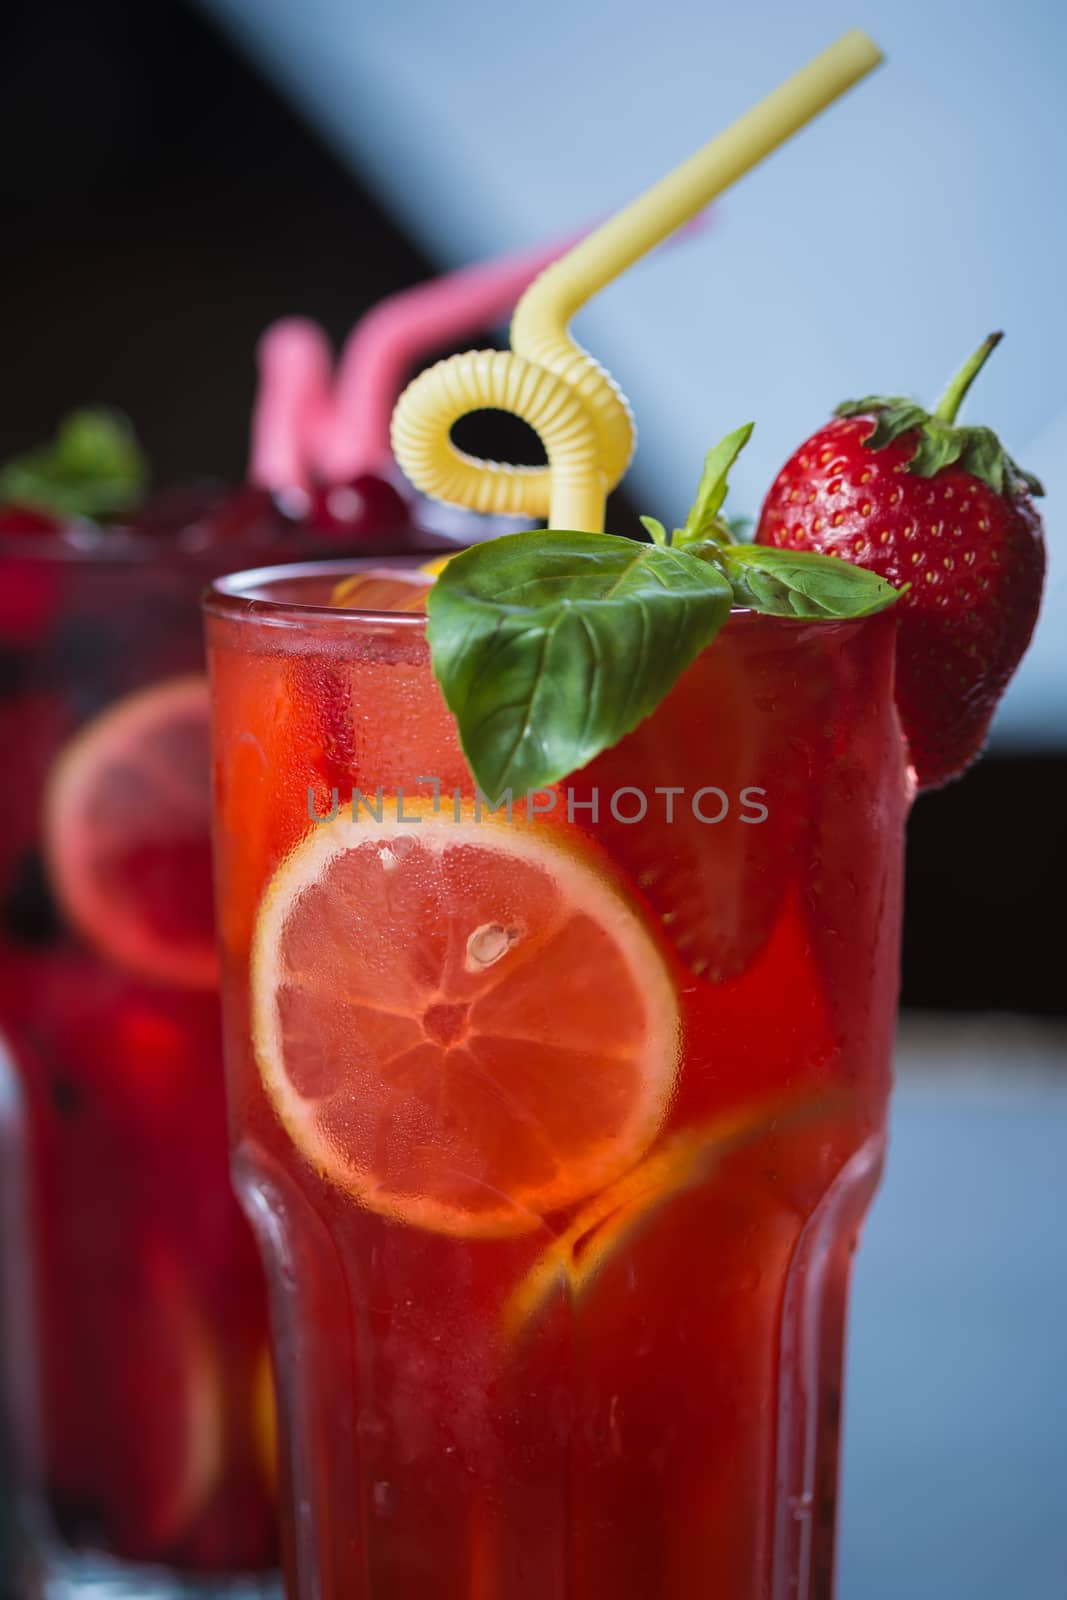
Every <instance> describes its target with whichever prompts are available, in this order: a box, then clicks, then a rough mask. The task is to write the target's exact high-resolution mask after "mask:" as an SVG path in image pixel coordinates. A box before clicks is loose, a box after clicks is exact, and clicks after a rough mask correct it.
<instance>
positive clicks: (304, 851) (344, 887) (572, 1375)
mask: <svg viewBox="0 0 1067 1600" xmlns="http://www.w3.org/2000/svg"><path fill="white" fill-rule="evenodd" d="M350 571H351V568H344V569H342V568H338V567H333V568H319V569H315V568H307V567H306V568H288V569H285V568H283V569H273V570H269V571H260V572H258V573H248V574H244V575H242V576H240V577H237V578H231V579H226V580H223V581H222V582H220V583H218V584H216V585H215V586H214V588H213V590H212V592H211V594H210V595H209V598H208V601H207V613H208V620H207V626H208V641H209V662H210V674H211V680H212V699H213V739H214V768H215V806H216V811H215V830H216V868H217V894H218V905H219V910H220V917H219V922H220V933H221V939H222V952H223V989H224V1015H225V1034H226V1057H227V1070H228V1083H229V1094H230V1110H231V1125H232V1137H233V1160H234V1169H235V1173H236V1179H237V1186H238V1189H239V1192H240V1195H241V1198H242V1201H243V1203H244V1206H245V1209H246V1211H247V1213H248V1215H249V1217H250V1218H251V1220H252V1222H253V1225H254V1227H255V1231H256V1233H257V1235H258V1239H259V1243H260V1248H261V1250H262V1253H263V1256H264V1259H265V1262H266V1266H267V1271H268V1276H269V1280H270V1292H271V1297H272V1316H273V1338H274V1348H275V1353H276V1365H277V1370H278V1373H279V1376H280V1383H281V1392H280V1400H281V1421H282V1435H283V1439H284V1466H283V1472H284V1482H285V1491H284V1495H283V1498H284V1500H285V1502H286V1504H287V1506H288V1508H289V1518H288V1526H287V1552H286V1567H287V1575H288V1586H289V1587H288V1592H289V1594H290V1595H291V1596H292V1597H293V1600H312V1597H315V1600H370V1597H371V1596H373V1597H374V1600H425V1597H426V1596H427V1595H430V1594H432V1595H433V1596H434V1597H435V1600H690V1597H692V1600H708V1596H711V1595H714V1596H715V1597H716V1600H757V1597H766V1596H773V1597H775V1600H787V1597H794V1596H801V1595H803V1596H807V1597H808V1600H827V1597H829V1596H830V1594H831V1592H832V1586H833V1551H834V1520H835V1501H836V1493H837V1476H838V1440H839V1426H840V1417H841V1374H842V1342H843V1333H844V1322H845V1308H846V1298H847V1287H848V1276H849V1264H850V1260H851V1255H852V1250H853V1246H854V1244H855V1241H856V1236H857V1230H858V1228H859V1225H860V1222H861V1219H862V1216H863V1214H864V1211H865V1208H866V1206H867V1204H868V1201H869V1199H870V1196H871V1193H872V1190H873V1188H874V1186H875V1183H876V1181H877V1177H878V1172H879V1168H880V1164H881V1160H882V1153H883V1145H884V1136H885V1113H886V1099H887V1094H888V1090H889V1078H890V1049H891V1039H892V1031H893V1018H894V1008H895V999H896V991H897V960H898V936H899V912H900V886H901V856H902V825H903V819H904V812H905V806H906V800H907V784H906V771H905V760H904V754H903V747H902V742H901V737H900V732H899V727H898V723H897V717H896V712H895V709H894V705H893V697H892V671H893V645H894V623H893V621H892V618H891V617H887V616H878V617H874V618H870V619H867V620H864V621H859V622H820V623H810V622H799V621H787V620H783V619H779V618H770V617H762V616H756V615H754V614H750V613H747V612H737V613H735V614H734V615H733V616H732V618H731V619H730V621H729V623H728V625H727V626H726V628H725V629H724V630H723V631H722V633H721V634H720V636H719V637H718V638H717V639H716V641H715V642H714V644H712V645H711V646H710V647H709V648H708V649H707V650H706V651H705V652H704V653H703V654H702V655H701V656H700V657H699V658H698V659H697V661H696V662H695V664H694V665H693V666H692V667H691V668H690V669H689V670H688V671H687V672H686V673H685V674H684V676H683V677H682V678H681V679H680V680H679V682H678V683H677V685H676V686H675V688H674V689H673V690H672V691H671V692H670V694H669V695H668V696H667V698H666V699H665V700H664V701H663V702H662V704H661V705H660V706H659V707H658V708H657V709H656V711H655V712H654V713H653V714H652V716H651V717H649V718H648V719H647V720H646V721H645V722H643V723H641V724H640V726H639V727H638V728H637V729H636V731H635V732H633V733H632V734H630V735H629V736H628V737H627V738H625V739H624V740H623V741H622V742H621V743H620V744H618V745H617V746H616V747H615V748H614V749H612V750H609V751H608V752H606V753H605V754H604V755H602V756H600V757H598V758H597V759H596V760H595V761H594V762H593V763H592V764H591V765H590V766H588V767H587V768H585V769H584V770H583V771H582V772H581V773H579V774H577V775H575V776H574V777H573V778H572V779H570V780H569V781H567V782H565V783H563V784H561V785H559V786H557V788H556V789H554V790H550V791H546V792H543V793H539V794H537V795H534V796H531V797H529V798H528V799H527V800H516V799H514V797H512V803H511V804H510V805H509V803H508V796H492V797H488V798H487V797H484V796H480V795H479V794H478V791H477V790H476V788H475V786H474V784H473V781H472V779H471V777H470V774H469V772H468V769H467V766H466V763H465V761H464V759H463V757H462V755H461V752H460V750H459V748H458V745H457V740H456V733H455V729H454V725H453V722H452V719H451V717H450V715H449V713H448V712H447V710H446V708H445V706H444V704H443V701H442V699H441V696H440V694H439V692H438V689H437V686H436V684H435V681H434V678H433V676H432V673H431V669H430V663H429V657H428V650H427V645H426V639H425V619H424V618H423V617H421V616H419V615H416V614H407V615H401V614H397V613H395V612H385V611H382V612H369V611H362V612H361V611H356V610H345V609H342V608H339V607H336V606H331V604H330V596H331V593H332V592H333V590H334V587H335V585H336V584H337V582H338V580H339V579H340V578H341V577H342V576H344V575H345V573H348V572H350ZM366 592H367V594H368V595H370V594H371V593H373V594H374V595H375V596H376V597H378V598H377V603H379V604H381V603H385V602H383V601H382V599H381V598H380V596H381V593H382V591H381V590H380V589H377V588H376V589H374V590H373V591H371V590H368V591H366Z"/></svg>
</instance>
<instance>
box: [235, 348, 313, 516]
mask: <svg viewBox="0 0 1067 1600" xmlns="http://www.w3.org/2000/svg"><path fill="white" fill-rule="evenodd" d="M256 364H257V367H258V369H259V383H258V385H257V387H256V399H255V405H254V406H253V408H252V430H251V432H252V439H251V459H250V461H249V464H248V478H249V482H250V483H254V484H257V485H258V486H259V487H260V488H261V489H274V490H276V491H281V492H284V491H286V490H291V489H304V490H307V489H310V487H311V481H310V471H309V468H310V461H309V455H308V446H309V442H310V440H311V439H312V438H314V436H315V435H316V433H317V432H319V431H320V430H321V429H323V428H324V427H325V426H326V425H327V424H328V422H329V419H330V412H331V410H332V406H333V396H332V394H331V392H330V380H331V374H332V367H333V351H332V350H331V349H330V341H329V340H328V339H327V337H326V335H325V333H324V332H323V330H322V329H321V328H320V327H319V325H318V323H317V322H311V321H310V320H309V319H308V318H306V317H283V318H282V319H281V321H279V322H274V323H272V324H271V326H270V327H269V328H268V329H267V331H266V332H265V333H264V334H263V336H262V337H261V339H260V341H259V344H258V345H257V347H256Z"/></svg>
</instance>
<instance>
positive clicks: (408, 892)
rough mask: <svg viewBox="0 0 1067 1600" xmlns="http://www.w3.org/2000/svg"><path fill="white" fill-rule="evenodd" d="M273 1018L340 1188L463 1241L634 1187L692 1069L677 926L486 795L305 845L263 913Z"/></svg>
mask: <svg viewBox="0 0 1067 1600" xmlns="http://www.w3.org/2000/svg"><path fill="white" fill-rule="evenodd" d="M252 1027H253V1040H254V1045H255V1051H256V1056H257V1059H258V1062H259V1068H260V1072H261V1074H262V1077H263V1081H264V1084H265V1086H266V1089H267V1093H268V1094H269V1096H270V1098H271V1100H272V1101H273V1103H274V1106H275V1109H276V1111H277V1114H278V1116H279V1117H280V1119H281V1121H282V1122H283V1123H284V1125H285V1127H286V1128H287V1129H288V1131H289V1134H290V1136H291V1138H292V1139H293V1141H294V1143H295V1144H296V1145H297V1147H298V1148H299V1149H300V1151H301V1152H302V1154H303V1155H304V1157H305V1159H306V1160H307V1161H308V1162H309V1163H310V1164H311V1165H312V1166H313V1167H314V1168H315V1169H316V1170H317V1171H318V1172H319V1173H320V1174H321V1175H322V1176H323V1177H324V1178H326V1179H328V1180H329V1181H331V1182H333V1183H335V1184H337V1185H339V1186H340V1187H341V1188H342V1189H344V1190H346V1191H347V1192H348V1193H349V1194H350V1195H352V1196H353V1197H354V1198H355V1199H357V1200H358V1201H360V1202H361V1203H362V1204H363V1205H365V1206H367V1207H368V1208H369V1209H371V1210H372V1211H376V1212H379V1213H381V1214H383V1215H385V1216H388V1217H391V1218H394V1219H395V1220H397V1221H400V1222H406V1223H410V1224H414V1225H415V1226H418V1227H422V1228H426V1229H429V1230H432V1231H434V1232H438V1233H445V1234H452V1235H454V1236H459V1237H464V1238H475V1237H500V1236H506V1235H510V1234H519V1233H524V1232H527V1231H529V1230H532V1229H534V1228H536V1227H537V1226H538V1225H539V1222H540V1219H541V1218H542V1217H543V1216H545V1215H546V1214H548V1213H551V1212H555V1211H560V1210H562V1209H563V1208H565V1207H568V1206H571V1205H574V1204H576V1203H577V1202H578V1201H581V1200H583V1199H585V1198H587V1197H588V1196H589V1195H591V1194H594V1193H596V1192H597V1191H599V1190H601V1189H603V1188H605V1187H606V1186H607V1185H608V1184H610V1183H611V1182H613V1181H614V1180H615V1179H616V1178H618V1177H619V1176H620V1175H621V1174H622V1173H623V1172H625V1171H626V1170H627V1169H628V1168H629V1167H631V1166H633V1165H634V1164H635V1163H636V1162H637V1161H638V1160H639V1159H640V1158H641V1156H642V1155H643V1154H644V1152H645V1150H646V1149H647V1148H648V1147H649V1145H650V1144H651V1143H652V1141H653V1140H654V1139H655V1137H656V1135H657V1134H658V1133H659V1131H660V1129H661V1127H662V1125H663V1122H664V1119H665V1117H666V1114H667V1109H668V1105H669V1103H670V1099H671V1094H672V1091H673V1088H674V1083H675V1078H676V1075H677V1071H678V1027H679V1023H678V1011H677V1001H676V997H675V991H674V985H673V982H672V979H671V976H670V973H669V972H668V969H667V967H666V965H665V962H664V958H663V955H662V954H661V947H660V945H659V943H658V941H657V936H656V934H655V933H654V932H653V931H651V930H650V929H649V928H648V927H647V925H646V924H645V923H644V922H642V920H641V918H640V916H639V914H638V913H637V912H636V911H635V909H634V908H633V906H632V905H631V904H630V902H629V901H628V900H627V898H626V897H625V895H624V894H623V893H622V892H621V891H620V890H619V888H618V887H617V886H616V884H615V882H614V881H613V880H612V878H611V877H610V876H609V874H608V872H607V871H606V870H605V869H604V868H603V867H602V866H601V864H600V860H599V857H598V856H597V855H595V854H594V853H593V851H592V850H587V849H583V850H579V849H577V848H575V846H574V845H573V844H571V843H570V842H569V841H566V840H564V839H563V838H562V836H561V835H560V834H559V833H558V832H556V831H554V830H553V829H552V828H551V827H550V826H548V825H545V824H541V825H537V824H529V823H520V821H519V820H518V818H515V820H514V821H513V822H511V823H509V822H507V821H506V820H505V817H504V814H503V813H497V814H494V813H490V812H486V811H485V810H484V809H483V810H482V812H481V813H480V815H479V814H478V813H477V812H476V810H475V808H474V806H473V804H472V803H470V804H468V803H464V804H461V805H457V806H455V807H454V806H453V805H452V804H451V803H450V804H448V805H447V806H442V808H441V809H440V810H439V811H435V810H434V808H433V805H432V803H430V802H428V801H427V802H422V803H418V802H415V801H413V800H412V799H410V798H405V799H404V801H403V803H402V805H399V806H397V807H396V808H395V814H394V815H390V814H388V812H387V811H386V810H385V809H383V810H382V812H381V820H380V821H379V820H377V818H376V817H375V816H371V815H369V814H365V813H364V811H363V810H362V809H361V810H359V811H358V812H357V814H356V816H355V817H353V816H352V815H351V813H350V812H348V811H345V812H342V813H341V814H340V815H339V816H338V817H337V818H336V819H335V820H333V821H332V822H330V823H328V824H326V825H324V826H321V827H319V828H317V829H316V831H315V832H314V833H312V834H311V835H310V837H308V838H307V839H306V840H305V841H304V843H303V844H301V845H300V846H299V847H298V848H297V849H296V850H295V851H294V852H293V854H292V855H291V856H290V857H289V858H288V860H287V861H286V862H285V863H284V864H283V865H282V866H281V867H280V868H279V870H278V872H277V874H276V875H275V877H274V879H273V881H272V883H271V884H270V886H269V888H268V890H267V893H266V895H265V897H264V900H263V903H262V906H261V908H260V912H259V917H258V920H257V925H256V932H255V938H254V943H253V952H252Z"/></svg>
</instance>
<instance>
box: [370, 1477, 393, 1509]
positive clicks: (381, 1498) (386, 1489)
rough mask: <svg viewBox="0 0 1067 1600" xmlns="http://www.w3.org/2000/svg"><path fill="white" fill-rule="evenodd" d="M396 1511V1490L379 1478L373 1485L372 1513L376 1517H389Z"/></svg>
mask: <svg viewBox="0 0 1067 1600" xmlns="http://www.w3.org/2000/svg"><path fill="white" fill-rule="evenodd" d="M395 1510H396V1490H395V1489H394V1488H393V1485H392V1484H391V1483H387V1482H386V1481H385V1479H384V1478H380V1479H379V1480H378V1482H377V1483H376V1484H375V1485H374V1513H375V1516H378V1517H391V1516H392V1514H393V1512H394V1511H395Z"/></svg>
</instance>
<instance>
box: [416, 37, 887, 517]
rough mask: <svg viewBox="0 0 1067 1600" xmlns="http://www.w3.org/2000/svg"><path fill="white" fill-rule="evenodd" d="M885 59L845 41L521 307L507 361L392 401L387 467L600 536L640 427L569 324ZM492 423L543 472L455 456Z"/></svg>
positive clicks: (572, 256) (453, 368)
mask: <svg viewBox="0 0 1067 1600" xmlns="http://www.w3.org/2000/svg"><path fill="white" fill-rule="evenodd" d="M881 59H882V57H881V53H880V51H879V50H878V47H877V45H875V44H874V43H873V41H872V40H871V39H869V38H868V37H867V35H866V34H865V33H861V32H859V31H858V30H854V31H853V32H851V33H846V34H844V35H843V36H842V38H840V39H838V41H837V43H836V44H833V45H831V46H830V48H829V49H828V50H824V51H823V53H822V55H819V56H816V57H815V59H814V60H813V61H811V62H809V63H808V65H807V66H806V67H804V68H802V70H801V71H800V72H798V73H797V74H796V75H795V76H794V77H792V78H790V79H788V80H787V82H785V83H783V84H782V85H781V86H780V87H779V88H778V89H775V91H774V92H773V94H770V95H768V97H767V98H766V100H763V101H761V103H760V104H759V105H757V106H754V107H753V109H752V110H751V111H748V112H746V114H745V115H744V116H743V117H741V118H739V120H738V121H737V122H735V123H734V124H733V125H732V126H731V127H729V128H727V129H726V131H725V132H724V133H720V134H719V136H718V137H717V138H715V139H712V141H711V142H710V144H706V145H705V146H704V147H703V149H702V150H698V151H697V153H696V154H695V155H693V156H690V158H689V160H688V161H685V162H683V163H682V165H681V166H680V167H677V168H676V169H675V171H674V172H671V173H668V175H667V176H666V177H665V178H662V179H661V180H660V182H659V183H657V184H655V185H654V187H653V188H651V189H649V190H648V191H647V192H646V193H645V194H643V195H641V196H640V198H639V199H637V200H635V201H633V203H632V204H631V205H629V206H627V207H626V208H625V210H623V211H620V212H619V213H618V215H617V216H615V217H612V218H611V219H610V221H608V222H605V223H604V225H603V226H602V227H600V228H598V229H597V230H596V232H595V233H592V234H590V235H589V237H588V238H586V239H584V240H583V241H582V242H581V243H580V244H578V245H576V246H575V247H574V249H573V250H571V251H569V252H568V253H567V255H565V256H563V257H561V258H560V260H558V261H556V262H554V263H553V265H552V266H550V267H548V268H547V269H546V271H544V272H543V273H542V274H541V276H540V277H539V278H538V279H537V280H536V282H535V283H533V284H531V286H530V288H529V289H527V291H526V293H525V294H524V295H523V297H522V299H521V300H520V302H519V304H518V307H517V309H516V311H515V316H514V320H513V321H512V324H511V350H510V351H493V350H478V351H469V352H468V353H467V354H466V355H460V356H453V357H452V358H451V359H450V360H447V361H440V362H438V363H437V365H436V366H434V367H430V368H429V369H428V371H426V372H424V373H422V374H421V376H419V377H418V378H416V379H415V381H414V382H413V383H412V384H410V385H409V386H408V388H407V389H406V390H405V391H404V393H403V394H402V395H401V396H400V399H399V400H398V401H397V405H396V409H395V411H394V412H393V425H392V444H393V453H394V454H395V456H396V459H397V461H398V462H399V464H400V466H401V468H402V469H403V471H404V472H405V473H406V474H407V476H408V477H409V478H410V479H411V481H412V483H413V484H414V485H415V486H416V488H418V489H421V490H423V492H424V493H426V494H428V495H432V496H433V497H434V498H435V499H437V500H447V501H451V502H453V503H455V504H458V505H464V506H469V507H470V508H471V509H472V510H474V511H494V512H514V513H518V514H521V515H524V516H528V517H548V519H549V525H550V526H551V527H553V528H571V529H575V530H583V531H588V532H599V531H600V530H601V529H602V528H603V526H604V503H605V500H606V499H607V496H608V494H609V492H610V491H611V490H612V489H613V488H614V487H615V485H616V484H617V483H618V482H619V480H620V478H621V477H622V475H623V473H624V472H625V471H626V468H627V466H628V464H629V461H630V457H631V455H632V453H633V446H634V428H633V420H632V418H631V415H630V408H629V405H628V404H627V402H626V398H625V396H624V395H623V394H622V393H621V391H620V390H619V388H618V386H617V385H616V383H615V382H614V381H613V379H612V378H611V377H610V376H609V375H608V373H606V372H605V371H604V369H603V367H601V366H600V365H599V364H598V363H597V362H596V361H594V360H593V358H592V356H590V355H588V354H587V353H586V352H585V351H584V350H583V349H582V348H581V346H580V345H578V344H577V343H576V342H575V341H574V339H573V338H572V337H571V335H570V333H569V331H568V330H569V324H570V322H571V319H572V318H573V317H574V316H575V314H576V313H577V312H578V311H579V310H580V309H581V307H582V306H584V305H585V304H586V302H587V301H588V300H590V299H591V298H592V296H593V295H595V294H596V293H597V292H598V291H599V290H600V289H602V288H604V286H605V285H606V284H608V283H610V282H611V281H612V279H614V278H617V277H618V276H619V274H620V273H621V272H624V271H625V269H626V268H627V267H629V266H632V265H633V263H634V262H635V261H636V260H637V259H638V258H639V257H640V256H643V255H644V254H646V252H647V251H649V250H651V249H653V248H654V246H656V245H657V244H660V243H661V242H662V241H663V240H664V239H665V238H667V236H668V235H669V234H671V233H673V232H674V231H675V229H676V228H679V227H681V226H682V224H683V223H685V222H687V221H688V220H689V218H690V217H692V216H695V215H696V213H697V212H698V211H700V210H702V209H703V207H704V206H706V205H707V204H708V202H709V201H710V200H713V199H714V198H715V196H716V195H718V194H721V193H722V191H723V190H724V189H726V188H727V187H728V186H729V185H730V184H731V183H733V182H734V181H735V180H736V179H737V178H740V177H741V176H742V175H743V174H744V173H746V172H748V171H749V169H750V168H751V167H754V166H755V165H756V164H757V162H759V161H762V160H763V158H764V156H767V155H770V153H771V152H772V151H773V150H775V149H777V147H778V146H779V145H780V144H784V142H785V141H786V139H788V138H790V137H791V136H792V135H793V134H794V133H796V132H798V130H799V129H800V128H802V127H803V126H804V124H805V123H807V122H810V121H811V119H812V118H813V117H815V116H817V115H818V113H819V112H820V111H822V110H824V109H825V107H826V106H828V105H829V104H830V103H831V102H832V101H834V100H836V99H837V98H838V96H839V95H842V94H844V92H845V90H846V89H849V88H851V86H852V85H853V84H854V83H856V82H857V81H858V80H859V79H860V78H862V77H864V76H865V74H866V73H868V72H870V71H871V69H872V68H873V67H875V66H877V65H878V63H879V62H880V61H881ZM486 409H490V410H499V411H511V412H514V414H515V415H516V416H518V417H521V418H522V419H523V421H524V422H528V423H529V424H530V426H531V427H532V428H534V429H535V430H536V432H537V433H538V435H539V436H540V438H541V442H542V444H543V445H544V448H545V454H546V456H547V457H548V464H547V466H544V467H513V466H503V465H500V464H498V463H496V462H491V461H479V460H478V459H477V458H476V457H474V456H469V455H467V454H465V452H464V451H462V450H458V449H457V448H456V446H455V445H454V444H453V443H452V439H451V430H452V428H453V427H454V426H455V424H456V423H457V422H458V421H459V419H460V418H461V417H464V416H466V415H467V414H468V412H471V411H483V410H486Z"/></svg>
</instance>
